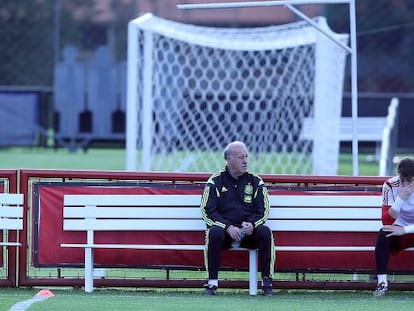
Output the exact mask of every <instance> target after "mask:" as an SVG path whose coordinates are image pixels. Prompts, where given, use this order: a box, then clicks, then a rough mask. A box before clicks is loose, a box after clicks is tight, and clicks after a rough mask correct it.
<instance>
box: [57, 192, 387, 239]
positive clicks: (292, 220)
mask: <svg viewBox="0 0 414 311" xmlns="http://www.w3.org/2000/svg"><path fill="white" fill-rule="evenodd" d="M199 204H200V195H65V196H64V230H71V231H82V230H97V231H105V230H106V231H117V230H141V231H142V230H157V231H169V230H178V231H199V230H205V223H204V221H203V220H202V219H201V214H200V208H199ZM270 206H271V209H270V213H269V220H268V222H267V225H268V226H269V227H270V228H271V229H272V230H273V231H349V232H352V231H353V232H359V231H360V232H376V231H378V230H379V228H380V227H381V221H380V218H381V209H380V207H381V195H346V194H345V195H271V196H270Z"/></svg>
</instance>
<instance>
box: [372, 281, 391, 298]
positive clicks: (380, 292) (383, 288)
mask: <svg viewBox="0 0 414 311" xmlns="http://www.w3.org/2000/svg"><path fill="white" fill-rule="evenodd" d="M387 291H388V287H387V285H385V283H384V282H381V283H379V284H378V285H377V288H376V289H375V291H374V292H373V293H372V294H373V295H374V296H375V297H382V296H385V295H386V294H387Z"/></svg>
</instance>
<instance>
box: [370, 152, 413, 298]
mask: <svg viewBox="0 0 414 311" xmlns="http://www.w3.org/2000/svg"><path fill="white" fill-rule="evenodd" d="M382 196H383V203H382V222H383V224H384V227H383V228H382V229H381V230H380V231H379V233H378V238H377V243H376V245H375V260H376V264H377V278H378V284H377V288H376V289H375V291H374V296H384V295H385V294H386V293H387V291H388V281H387V266H388V261H389V257H390V253H391V254H397V253H399V252H400V251H402V250H403V249H406V248H408V247H412V246H414V234H413V233H414V160H413V159H410V158H405V159H403V160H401V161H400V163H399V164H398V176H394V177H392V178H390V179H388V180H387V181H385V183H384V185H383V187H382Z"/></svg>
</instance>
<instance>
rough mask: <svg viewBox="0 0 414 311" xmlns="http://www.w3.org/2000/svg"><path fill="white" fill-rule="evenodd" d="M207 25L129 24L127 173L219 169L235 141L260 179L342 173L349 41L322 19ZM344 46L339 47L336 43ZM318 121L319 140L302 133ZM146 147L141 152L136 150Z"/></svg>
mask: <svg viewBox="0 0 414 311" xmlns="http://www.w3.org/2000/svg"><path fill="white" fill-rule="evenodd" d="M312 23H314V24H315V25H317V26H318V27H319V28H320V29H322V30H323V32H325V33H326V34H328V35H329V36H330V37H332V38H334V39H335V42H334V40H332V39H331V38H330V37H329V36H327V35H326V34H324V33H321V31H318V30H317V29H315V27H314V26H312V25H310V24H309V23H308V22H306V21H301V22H295V23H291V24H286V25H279V26H268V27H257V28H215V27H201V26H195V25H188V24H182V23H177V22H173V21H168V20H164V19H161V18H158V17H156V16H153V15H151V14H146V15H143V16H141V17H139V18H137V19H135V20H133V21H131V22H130V23H129V28H128V68H127V70H128V77H127V169H128V170H136V169H137V160H138V161H139V162H140V165H139V167H138V169H139V170H146V171H149V170H168V171H212V170H216V169H219V168H221V167H222V166H223V159H222V158H221V157H220V154H221V152H222V150H223V148H224V147H225V145H226V144H227V143H229V142H230V141H232V140H236V139H237V140H242V141H244V142H245V143H246V144H247V146H248V148H249V150H250V154H251V156H253V159H252V160H251V161H250V164H251V166H250V169H252V170H254V171H255V172H258V173H288V174H304V173H313V174H324V175H334V174H336V172H337V165H338V156H339V140H338V136H339V135H337V133H339V118H340V114H341V105H342V93H343V80H344V71H345V62H346V54H347V51H346V50H345V49H343V48H342V47H341V46H340V45H341V44H342V45H346V43H347V40H348V35H347V34H336V33H333V32H332V31H331V30H330V29H329V26H328V25H327V22H326V20H325V18H323V17H319V18H316V19H312ZM337 42H339V43H340V44H339V45H338V44H337ZM306 117H313V118H315V121H316V124H317V126H316V127H315V137H314V139H313V140H312V141H309V140H306V139H303V138H302V137H301V136H300V132H301V127H302V123H303V119H304V118H306ZM138 150H139V152H138Z"/></svg>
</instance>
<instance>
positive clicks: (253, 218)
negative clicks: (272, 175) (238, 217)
mask: <svg viewBox="0 0 414 311" xmlns="http://www.w3.org/2000/svg"><path fill="white" fill-rule="evenodd" d="M253 202H254V206H255V213H253V214H252V215H250V217H249V218H248V219H247V220H246V221H247V222H250V223H251V224H252V225H253V227H254V228H256V227H257V226H259V225H262V224H264V223H265V222H266V220H267V218H268V217H269V209H270V204H269V194H268V192H267V188H266V186H265V184H264V182H263V180H262V179H261V178H260V177H258V187H257V190H256V192H255V193H254V198H253Z"/></svg>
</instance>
